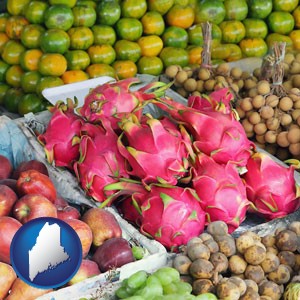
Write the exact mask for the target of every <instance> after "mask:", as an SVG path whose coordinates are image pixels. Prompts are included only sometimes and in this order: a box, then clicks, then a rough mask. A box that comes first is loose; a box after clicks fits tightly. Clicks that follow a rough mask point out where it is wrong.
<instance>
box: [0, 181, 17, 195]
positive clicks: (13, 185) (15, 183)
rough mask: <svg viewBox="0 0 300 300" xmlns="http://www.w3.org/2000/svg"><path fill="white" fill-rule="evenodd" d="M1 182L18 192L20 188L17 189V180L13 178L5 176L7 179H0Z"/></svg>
mask: <svg viewBox="0 0 300 300" xmlns="http://www.w3.org/2000/svg"><path fill="white" fill-rule="evenodd" d="M0 184H4V185H7V186H9V187H10V188H11V189H13V191H14V192H15V193H16V194H18V190H17V180H16V179H13V178H5V179H1V180H0Z"/></svg>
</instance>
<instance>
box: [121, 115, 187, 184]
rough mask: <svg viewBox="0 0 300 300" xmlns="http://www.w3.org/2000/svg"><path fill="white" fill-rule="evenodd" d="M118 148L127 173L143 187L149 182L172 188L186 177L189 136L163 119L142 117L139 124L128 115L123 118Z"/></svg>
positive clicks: (182, 129)
mask: <svg viewBox="0 0 300 300" xmlns="http://www.w3.org/2000/svg"><path fill="white" fill-rule="evenodd" d="M120 127H121V128H122V130H123V132H122V134H121V135H120V136H119V139H118V149H119V151H120V153H121V154H122V155H123V156H124V157H125V158H126V160H127V161H128V167H127V172H128V174H130V175H131V176H134V177H138V178H139V179H141V180H142V182H143V183H144V184H149V183H153V182H160V183H168V184H173V185H176V184H177V182H178V179H180V178H182V177H184V176H185V175H187V171H188V168H189V161H188V158H189V156H190V154H191V153H190V152H189V151H190V149H191V140H190V136H189V135H188V134H187V132H186V131H185V130H184V128H183V127H181V130H179V129H178V128H176V126H174V124H173V123H172V122H171V121H170V120H169V119H167V117H165V118H163V119H162V120H159V119H155V118H152V117H151V116H150V115H148V116H144V118H142V122H139V121H138V119H137V118H136V117H135V116H134V115H132V116H131V118H129V119H124V120H123V122H122V125H121V126H120Z"/></svg>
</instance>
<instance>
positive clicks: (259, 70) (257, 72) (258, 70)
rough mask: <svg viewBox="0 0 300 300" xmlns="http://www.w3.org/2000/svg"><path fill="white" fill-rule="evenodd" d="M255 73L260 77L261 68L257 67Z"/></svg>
mask: <svg viewBox="0 0 300 300" xmlns="http://www.w3.org/2000/svg"><path fill="white" fill-rule="evenodd" d="M253 75H254V76H255V77H256V78H259V77H260V76H261V68H255V69H254V70H253Z"/></svg>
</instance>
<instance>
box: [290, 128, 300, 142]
mask: <svg viewBox="0 0 300 300" xmlns="http://www.w3.org/2000/svg"><path fill="white" fill-rule="evenodd" d="M296 126H297V125H296ZM296 126H295V127H292V128H289V130H288V134H287V139H288V140H289V142H290V143H291V144H294V143H299V142H300V127H298V126H297V127H296Z"/></svg>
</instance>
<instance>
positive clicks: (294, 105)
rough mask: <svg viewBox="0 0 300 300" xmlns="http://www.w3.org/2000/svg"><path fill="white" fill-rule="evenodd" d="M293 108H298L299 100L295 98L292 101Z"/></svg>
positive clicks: (299, 106) (299, 105)
mask: <svg viewBox="0 0 300 300" xmlns="http://www.w3.org/2000/svg"><path fill="white" fill-rule="evenodd" d="M293 108H294V109H298V108H300V100H297V101H295V102H294V104H293Z"/></svg>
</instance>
